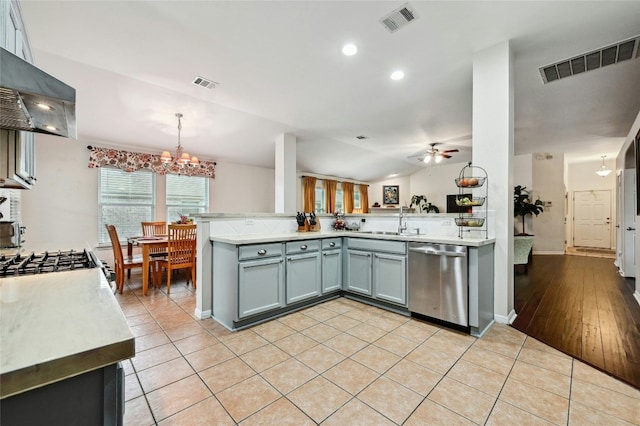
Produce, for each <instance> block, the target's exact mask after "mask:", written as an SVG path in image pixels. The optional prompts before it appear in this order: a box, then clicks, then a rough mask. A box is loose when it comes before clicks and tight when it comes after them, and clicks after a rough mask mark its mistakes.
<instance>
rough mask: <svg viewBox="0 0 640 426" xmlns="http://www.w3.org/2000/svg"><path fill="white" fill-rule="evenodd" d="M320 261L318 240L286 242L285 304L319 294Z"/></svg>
mask: <svg viewBox="0 0 640 426" xmlns="http://www.w3.org/2000/svg"><path fill="white" fill-rule="evenodd" d="M320 262H321V260H320V243H319V241H317V240H314V241H300V242H298V241H296V242H289V243H287V266H286V268H287V285H286V287H287V290H286V294H287V304H291V303H296V302H300V301H302V300H306V299H310V298H312V297H318V296H320V293H321V291H322V289H321V280H322V279H321V274H322V269H321V265H320Z"/></svg>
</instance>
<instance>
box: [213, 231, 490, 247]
mask: <svg viewBox="0 0 640 426" xmlns="http://www.w3.org/2000/svg"><path fill="white" fill-rule="evenodd" d="M340 237H358V238H369V239H376V240H393V241H406V242H412V241H415V242H422V243H436V244H456V245H462V246H469V247H480V246H484V245H487V244H493V243H494V242H495V238H472V237H465V238H463V239H460V238H458V237H445V236H434V235H392V234H370V233H365V232H357V231H321V232H292V233H283V234H245V235H219V236H213V237H210V240H211V241H217V242H221V243H227V244H235V245H244V244H259V243H270V242H282V241H296V240H313V239H318V238H340Z"/></svg>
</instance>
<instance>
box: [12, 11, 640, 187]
mask: <svg viewBox="0 0 640 426" xmlns="http://www.w3.org/2000/svg"><path fill="white" fill-rule="evenodd" d="M403 4H405V3H402V2H396V1H187V0H184V1H56V0H48V1H31V0H27V1H24V0H23V1H22V2H21V7H22V10H23V15H24V19H25V22H26V30H27V33H28V37H29V41H30V43H31V46H32V50H33V53H34V57H35V60H36V64H37V65H38V66H40V67H41V68H42V69H44V70H45V71H47V72H49V73H51V74H53V75H54V76H56V77H58V78H59V79H61V80H63V81H65V82H66V83H68V84H70V85H71V86H73V87H75V88H76V90H77V120H78V136H79V139H80V140H82V141H83V142H87V141H89V142H91V141H95V142H96V143H98V142H99V143H102V144H110V145H113V146H126V147H135V148H139V149H140V150H141V151H145V152H158V153H159V152H160V151H162V150H165V149H170V148H172V147H174V146H175V145H176V142H177V120H176V118H175V113H176V112H181V113H182V114H183V115H184V118H183V120H182V144H183V146H184V147H185V149H186V150H188V151H189V152H190V153H192V154H196V155H199V156H200V157H202V158H206V159H212V160H216V161H219V162H225V161H226V162H234V163H241V164H249V165H255V166H260V167H270V168H273V167H274V163H275V162H274V155H275V154H274V152H275V146H274V144H275V140H276V138H277V137H278V135H280V134H282V133H285V132H288V133H292V134H294V135H296V137H297V141H298V143H297V152H298V154H297V164H298V169H299V170H300V171H303V172H311V173H317V174H323V175H332V176H338V177H342V178H351V179H357V180H364V181H375V180H379V179H384V178H385V176H387V175H389V174H390V173H400V174H401V175H402V174H409V173H413V172H416V171H418V170H420V168H421V167H425V166H424V164H421V163H419V162H418V161H417V160H416V159H409V158H408V157H409V156H412V155H414V154H417V153H419V152H420V151H421V150H425V149H426V148H427V147H428V144H430V143H441V145H438V146H437V147H438V148H440V149H454V148H456V149H459V150H460V152H459V153H456V154H454V157H453V158H451V159H449V160H444V161H447V162H459V161H468V160H470V158H471V149H472V147H471V146H472V126H471V101H472V99H471V91H472V87H471V85H472V65H473V55H474V53H475V52H478V51H481V50H482V49H485V48H488V47H491V46H493V45H495V44H496V43H499V42H501V41H504V40H511V46H512V50H513V54H514V70H513V71H514V84H515V153H516V154H524V153H533V152H563V153H566V157H567V158H569V159H571V160H572V161H579V160H583V159H590V160H599V159H600V156H601V155H605V154H606V155H609V156H615V155H616V154H617V152H618V150H619V148H620V146H621V145H622V143H623V141H624V138H625V136H626V135H627V133H628V131H629V129H630V127H631V124H632V123H633V120H634V118H635V117H636V115H637V114H638V111H639V110H640V60H639V59H637V58H634V59H630V60H627V61H623V62H620V63H618V64H614V65H609V66H606V67H602V68H600V69H596V70H593V71H589V72H585V73H582V74H578V75H575V76H573V77H568V78H563V79H560V80H558V81H554V82H551V83H549V84H543V81H542V77H541V74H540V71H539V68H540V67H542V66H545V65H548V64H551V63H555V62H558V61H562V60H564V59H570V58H573V57H575V56H578V55H580V54H584V53H587V52H591V51H594V50H596V49H600V48H603V47H606V46H609V45H612V44H614V43H617V42H619V41H622V40H626V39H629V38H632V37H635V36H638V35H640V2H638V1H619V2H618V1H585V2H564V1H512V2H502V1H500V2H485V1H442V2H437V1H411V2H409V3H407V5H408V6H409V7H410V8H411V9H412V10H413V11H414V12H415V15H416V16H417V18H416V19H415V20H413V21H412V22H410V23H409V24H407V25H406V26H404V27H403V28H401V29H399V30H398V31H397V32H395V33H390V32H389V31H388V30H387V29H386V28H385V27H384V26H383V25H382V24H381V23H380V20H381V19H382V18H383V17H385V16H386V15H387V14H389V13H390V12H392V11H393V10H394V9H397V8H399V7H401V6H402V5H403ZM347 42H351V43H354V44H356V45H357V46H358V53H357V54H356V55H354V56H345V55H343V54H342V52H341V48H342V46H343V45H344V44H345V43H347ZM395 69H402V70H403V71H404V73H405V78H404V79H402V80H399V81H394V80H391V79H390V78H389V75H390V74H391V72H392V71H394V70H395ZM196 76H202V77H205V78H208V79H211V80H213V81H215V82H218V83H219V84H218V85H217V86H216V87H215V88H214V89H205V88H203V87H200V86H197V85H195V84H193V80H194V78H195V77H196ZM359 135H364V136H366V137H367V138H366V139H357V138H356V136H359Z"/></svg>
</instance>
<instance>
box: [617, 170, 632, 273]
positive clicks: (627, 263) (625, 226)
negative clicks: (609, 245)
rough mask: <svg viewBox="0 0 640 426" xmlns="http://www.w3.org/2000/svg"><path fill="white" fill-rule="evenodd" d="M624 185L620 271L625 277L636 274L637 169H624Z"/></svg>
mask: <svg viewBox="0 0 640 426" xmlns="http://www.w3.org/2000/svg"><path fill="white" fill-rule="evenodd" d="M622 186H623V187H624V199H623V200H622V204H623V205H624V213H623V221H622V223H621V224H620V226H621V229H620V231H621V233H622V250H623V251H622V265H621V268H620V272H621V274H622V276H624V277H635V276H636V171H635V170H633V169H628V170H625V171H624V176H623V179H622Z"/></svg>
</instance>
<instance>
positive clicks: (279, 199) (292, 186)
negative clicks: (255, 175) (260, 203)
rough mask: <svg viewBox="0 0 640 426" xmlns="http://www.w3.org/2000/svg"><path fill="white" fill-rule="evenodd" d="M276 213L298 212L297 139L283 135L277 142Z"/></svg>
mask: <svg viewBox="0 0 640 426" xmlns="http://www.w3.org/2000/svg"><path fill="white" fill-rule="evenodd" d="M275 186H276V203H275V206H276V208H275V210H276V211H275V212H276V213H295V211H296V137H295V136H294V135H290V134H288V133H283V134H282V135H280V136H278V139H277V140H276V185H275Z"/></svg>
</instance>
